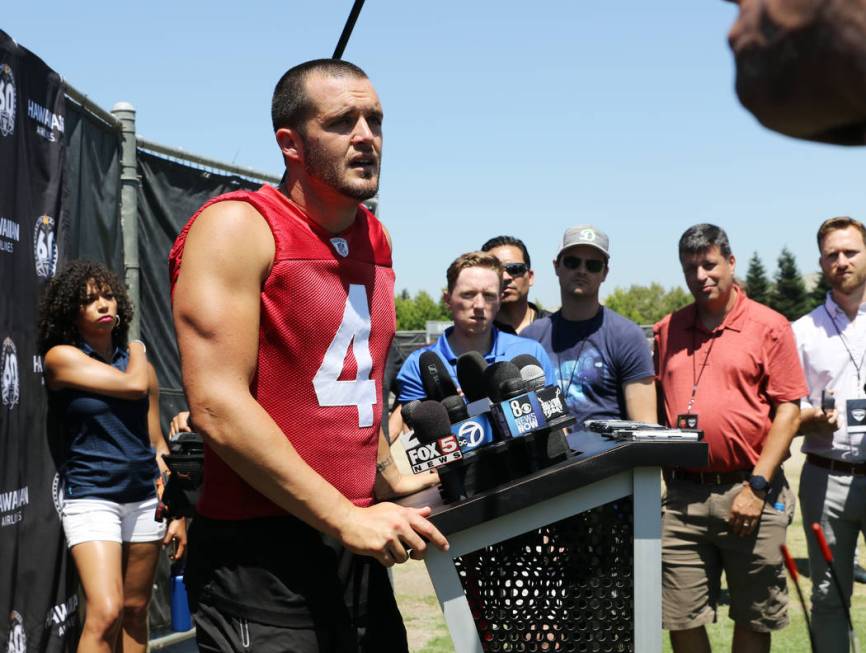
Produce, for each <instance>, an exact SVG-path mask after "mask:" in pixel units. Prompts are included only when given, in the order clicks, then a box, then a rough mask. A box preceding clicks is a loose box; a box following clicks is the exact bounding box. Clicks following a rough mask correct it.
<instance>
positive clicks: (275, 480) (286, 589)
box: [170, 60, 448, 653]
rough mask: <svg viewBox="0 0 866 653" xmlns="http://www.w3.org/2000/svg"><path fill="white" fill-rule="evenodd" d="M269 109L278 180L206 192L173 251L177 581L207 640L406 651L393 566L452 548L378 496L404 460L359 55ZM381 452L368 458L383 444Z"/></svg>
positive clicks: (389, 282)
mask: <svg viewBox="0 0 866 653" xmlns="http://www.w3.org/2000/svg"><path fill="white" fill-rule="evenodd" d="M272 117H273V122H274V129H275V132H276V140H277V143H278V144H279V146H280V150H281V152H282V154H283V158H284V160H285V164H286V173H285V176H284V178H283V181H282V183H281V185H280V187H279V188H278V189H274V188H270V187H263V188H261V189H260V190H259V191H256V192H254V193H250V192H236V193H230V194H228V195H224V196H221V197H219V198H217V199H216V200H213V201H211V202H209V203H208V204H205V206H204V207H202V209H200V210H199V212H198V213H196V215H194V216H193V217H192V219H191V220H190V222H189V223H188V224H187V226H186V227H185V228H184V230H183V231H182V232H181V234H180V235H179V236H178V239H177V241H176V242H175V245H174V247H173V248H172V252H171V255H170V265H171V277H172V284H173V286H172V293H173V310H174V322H175V328H176V330H177V336H178V345H179V348H180V354H181V361H182V368H183V380H184V389H185V391H186V395H187V398H188V400H189V405H190V411H191V420H192V422H193V424H194V425H195V427H196V429H197V430H198V431H199V432H200V433H201V434H202V436H203V437H204V440H205V443H206V451H205V475H204V476H205V481H204V485H203V487H202V496H201V499H200V501H199V504H198V512H199V514H200V515H201V516H200V517H198V518H197V519H196V520H195V523H194V525H193V527H192V529H191V530H192V532H191V534H190V558H189V565H188V567H187V572H186V582H187V586H188V589H189V592H190V600H191V603H192V604H193V609H194V611H195V623H196V627H197V638H198V644H199V648H200V650H202V651H246V650H255V651H265V652H269V651H288V650H291V651H322V652H324V651H328V652H330V651H334V652H340V653H342V652H343V651H405V650H407V645H406V634H405V629H404V628H403V625H402V620H401V618H400V614H399V611H398V610H397V606H396V603H395V601H394V597H393V593H392V591H391V587H390V583H389V580H388V578H387V574H386V570H385V567H389V566H391V565H393V564H395V563H402V562H405V561H406V560H407V559H408V558H409V557H412V558H421V557H423V555H424V552H425V549H426V547H427V545H428V543H431V544H433V545H435V546H437V547H439V548H441V549H443V550H444V549H447V546H448V544H447V541H446V540H445V538H444V536H443V535H442V534H441V533H440V532H439V531H438V530H437V529H436V528H435V527H434V526H433V525H432V524H431V523H430V522H429V521H428V520H427V519H426V517H427V516H428V515H429V508H425V509H410V508H403V507H400V506H398V505H395V504H393V503H387V502H383V503H377V500H378V499H382V498H385V497H387V496H393V495H396V494H402V493H406V492H411V491H414V490H416V489H419V486H420V484H422V483H429V481H428V480H426V479H425V480H420V479H419V480H415V479H411V478H405V477H402V476H400V474H399V473H398V472H397V471H396V468H395V466H394V465H393V464H392V462H391V458H390V453H389V451H388V446H387V444H386V443H385V442H384V441H383V440H382V439H381V438H380V432H379V426H380V421H381V416H382V374H383V370H384V366H385V357H386V354H387V351H388V347H389V345H390V342H391V339H392V337H393V334H394V326H395V314H394V302H393V297H394V293H393V289H394V273H393V270H392V268H391V246H390V240H389V237H388V234H387V232H386V231H385V229H384V227H383V226H382V225H381V224H380V223H379V221H378V220H377V219H376V218H375V216H373V214H372V213H370V212H369V211H367V210H366V208H364V207H363V205H359V202H360V201H361V200H364V199H366V198H369V197H372V196H373V195H374V194H375V193H376V191H377V189H378V183H379V164H380V158H381V150H382V108H381V105H380V103H379V99H378V97H377V95H376V91H375V90H374V88H373V86H372V84H371V83H370V81H369V80H368V79H367V76H366V75H365V74H364V72H363V71H362V70H361V69H360V68H358V67H357V66H354V65H352V64H350V63H347V62H343V61H338V60H317V61H311V62H307V63H305V64H301V65H299V66H296V67H294V68H292V69H290V70H289V71H288V72H287V73H286V74H285V75H283V77H282V78H281V79H280V81H279V83H278V84H277V87H276V89H275V91H274V97H273V104H272ZM377 461H378V462H377Z"/></svg>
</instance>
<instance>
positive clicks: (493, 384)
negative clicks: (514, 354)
mask: <svg viewBox="0 0 866 653" xmlns="http://www.w3.org/2000/svg"><path fill="white" fill-rule="evenodd" d="M509 379H517V380H518V381H521V378H520V369H519V368H518V367H517V365H515V364H514V363H511V362H509V361H499V362H497V363H493V365H489V366H488V367H487V369H485V370H484V381H485V384H486V386H487V396H488V397H490V401H492V402H493V403H497V402H500V401H502V387H503V384H504V383H505V381H507V380H509Z"/></svg>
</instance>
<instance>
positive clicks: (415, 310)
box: [394, 290, 451, 331]
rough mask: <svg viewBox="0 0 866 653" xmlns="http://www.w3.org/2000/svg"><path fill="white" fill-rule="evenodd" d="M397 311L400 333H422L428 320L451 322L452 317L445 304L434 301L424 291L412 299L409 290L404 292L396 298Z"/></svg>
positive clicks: (395, 306)
mask: <svg viewBox="0 0 866 653" xmlns="http://www.w3.org/2000/svg"><path fill="white" fill-rule="evenodd" d="M394 308H395V309H396V311H397V329H398V330H400V331H420V330H423V329H424V328H425V327H426V326H427V322H428V320H450V319H451V316H450V315H448V311H447V309H446V308H445V306H444V304H443V303H442V302H441V301H440V302H439V303H437V302H435V301H433V298H432V297H431V296H430V294H429V293H428V292H426V291H424V290H420V291H418V294H416V295H415V297H414V298H412V297H411V296H410V295H409V291H408V290H402V291H401V292H400V294H398V295H397V296H396V297H395V298H394Z"/></svg>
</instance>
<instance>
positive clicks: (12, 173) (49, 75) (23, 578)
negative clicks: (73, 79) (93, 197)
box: [0, 32, 78, 653]
mask: <svg viewBox="0 0 866 653" xmlns="http://www.w3.org/2000/svg"><path fill="white" fill-rule="evenodd" d="M64 122H65V113H64V96H63V82H62V80H61V78H60V76H59V75H57V74H56V73H55V72H54V71H52V70H51V69H50V68H48V67H47V66H46V65H45V64H44V63H43V62H42V60H41V59H39V58H38V57H37V56H35V55H34V54H32V53H31V52H29V51H28V50H26V49H25V48H23V47H21V46H19V45H18V44H16V43H15V41H13V40H12V39H11V38H10V37H9V36H8V35H6V34H5V33H3V32H0V285H2V287H3V292H2V293H0V381H2V383H0V649H2V648H4V647H5V650H6V651H7V653H26V652H34V651H66V650H72V648H73V646H74V644H75V642H76V641H77V630H78V597H77V594H76V588H75V585H74V584H73V583H72V582H70V581H71V577H70V574H71V573H72V569H71V567H72V565H71V564H70V561H69V558H68V555H67V552H66V545H65V542H64V539H63V534H62V531H61V527H60V520H59V515H58V511H59V508H60V505H61V501H62V498H61V492H60V487H59V481H58V476H57V470H56V466H55V463H54V460H53V459H52V456H51V453H50V451H51V448H50V446H49V441H48V437H47V435H46V433H47V430H46V403H45V393H44V388H43V385H42V360H41V358H40V357H39V356H38V354H37V349H36V306H37V299H38V295H39V291H40V289H41V287H42V285H43V283H44V282H45V280H47V279H49V278H50V277H51V276H52V275H53V274H54V272H55V269H56V265H57V254H58V247H57V242H58V229H57V226H58V222H59V220H58V217H59V216H60V213H61V203H62V191H61V189H62V187H63V184H62V181H63V165H64V154H65V147H64V132H65V125H64Z"/></svg>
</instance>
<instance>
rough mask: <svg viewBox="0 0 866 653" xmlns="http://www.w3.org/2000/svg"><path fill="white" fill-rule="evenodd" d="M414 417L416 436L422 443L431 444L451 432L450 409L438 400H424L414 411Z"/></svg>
mask: <svg viewBox="0 0 866 653" xmlns="http://www.w3.org/2000/svg"><path fill="white" fill-rule="evenodd" d="M412 418H413V419H414V420H415V437H416V438H418V442H420V443H421V444H430V443H431V442H436V440H438V439H439V438H441V437H444V436H446V435H450V434H451V422H450V421H449V420H448V411H447V410H445V406H443V405H442V404H440V403H439V402H438V401H433V400H431V399H428V400H426V401H422V402H421V403H420V404H419V405H418V406H417V407H416V408H415V411H414V412H413V413H412Z"/></svg>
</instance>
